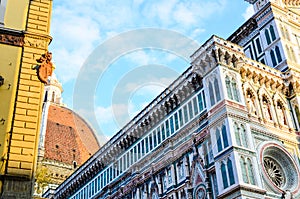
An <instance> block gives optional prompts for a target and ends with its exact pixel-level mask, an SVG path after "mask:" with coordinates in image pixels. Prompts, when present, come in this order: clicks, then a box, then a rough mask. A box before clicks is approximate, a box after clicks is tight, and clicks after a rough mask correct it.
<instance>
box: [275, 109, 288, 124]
mask: <svg viewBox="0 0 300 199" xmlns="http://www.w3.org/2000/svg"><path fill="white" fill-rule="evenodd" d="M277 116H278V122H279V123H280V124H282V125H285V124H286V122H285V117H284V112H283V109H282V108H281V106H277Z"/></svg>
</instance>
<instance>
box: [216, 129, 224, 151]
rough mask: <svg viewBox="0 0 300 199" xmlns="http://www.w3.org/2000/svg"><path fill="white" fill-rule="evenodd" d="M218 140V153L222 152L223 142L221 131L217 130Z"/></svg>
mask: <svg viewBox="0 0 300 199" xmlns="http://www.w3.org/2000/svg"><path fill="white" fill-rule="evenodd" d="M216 138H217V147H218V152H220V151H222V148H223V147H222V140H221V135H220V130H219V129H217V130H216Z"/></svg>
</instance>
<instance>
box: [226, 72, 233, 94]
mask: <svg viewBox="0 0 300 199" xmlns="http://www.w3.org/2000/svg"><path fill="white" fill-rule="evenodd" d="M225 82H226V90H227V95H228V98H229V99H232V90H231V86H230V80H229V77H228V76H226V79H225Z"/></svg>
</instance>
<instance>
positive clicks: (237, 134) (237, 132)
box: [234, 123, 242, 146]
mask: <svg viewBox="0 0 300 199" xmlns="http://www.w3.org/2000/svg"><path fill="white" fill-rule="evenodd" d="M234 134H235V139H236V144H237V145H238V146H241V145H242V143H241V136H240V128H239V126H238V125H237V123H234Z"/></svg>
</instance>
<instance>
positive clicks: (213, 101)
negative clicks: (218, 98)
mask: <svg viewBox="0 0 300 199" xmlns="http://www.w3.org/2000/svg"><path fill="white" fill-rule="evenodd" d="M208 91H209V98H210V102H211V105H214V104H215V103H216V102H215V96H214V90H213V86H212V83H211V82H209V84H208Z"/></svg>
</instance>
